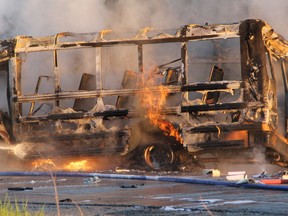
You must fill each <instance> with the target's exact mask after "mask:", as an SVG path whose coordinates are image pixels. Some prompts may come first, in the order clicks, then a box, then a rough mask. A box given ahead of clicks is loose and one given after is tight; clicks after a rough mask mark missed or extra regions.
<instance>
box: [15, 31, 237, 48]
mask: <svg viewBox="0 0 288 216" xmlns="http://www.w3.org/2000/svg"><path fill="white" fill-rule="evenodd" d="M223 37H226V36H225V35H224V34H213V35H201V36H189V37H172V38H170V37H168V38H154V39H153V38H151V39H126V40H125V39H124V40H114V41H113V40H111V41H89V42H83V41H79V42H66V43H58V44H57V45H55V46H54V45H47V46H40V45H37V44H36V45H34V46H29V45H28V47H18V48H17V47H16V48H15V52H16V53H22V52H39V51H53V50H55V49H56V50H63V49H65V50H67V49H83V48H93V47H109V46H116V45H145V44H157V43H177V42H180V43H182V42H188V41H193V40H194V41H196V40H210V39H220V38H223ZM236 37H239V35H238V33H234V34H230V35H227V38H236Z"/></svg>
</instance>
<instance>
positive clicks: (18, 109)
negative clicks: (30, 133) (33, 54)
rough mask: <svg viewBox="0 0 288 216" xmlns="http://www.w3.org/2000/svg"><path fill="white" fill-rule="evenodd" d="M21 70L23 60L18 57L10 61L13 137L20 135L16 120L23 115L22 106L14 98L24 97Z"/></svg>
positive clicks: (9, 97)
mask: <svg viewBox="0 0 288 216" xmlns="http://www.w3.org/2000/svg"><path fill="white" fill-rule="evenodd" d="M21 69H22V62H21V59H20V58H19V57H17V55H16V57H14V58H11V59H10V61H9V71H8V82H9V83H8V101H9V102H8V103H9V112H10V118H11V124H12V134H13V136H14V135H15V134H20V127H19V125H18V124H17V123H16V118H17V116H19V115H22V104H21V103H18V102H17V101H16V102H15V101H14V100H13V98H17V96H20V95H22V88H21Z"/></svg>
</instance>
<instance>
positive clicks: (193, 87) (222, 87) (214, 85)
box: [13, 81, 242, 103]
mask: <svg viewBox="0 0 288 216" xmlns="http://www.w3.org/2000/svg"><path fill="white" fill-rule="evenodd" d="M241 83H242V82H241V81H221V82H203V83H192V84H188V85H184V86H180V85H175V86H172V85H171V86H165V89H167V91H169V93H178V92H184V91H199V92H201V91H213V90H217V91H229V90H234V89H240V88H241ZM145 91H147V90H143V89H117V90H96V91H81V92H76V91H75V92H74V91H73V92H72V91H71V92H70V91H69V92H59V93H58V94H42V95H40V94H39V95H19V96H17V97H14V98H13V100H14V102H19V103H24V102H32V101H49V100H56V99H69V98H93V97H106V96H115V95H116V96H123V95H124V96H125V95H137V94H142V93H145ZM150 91H151V92H154V93H161V91H162V90H161V88H160V87H159V86H158V87H157V86H155V87H151V88H150Z"/></svg>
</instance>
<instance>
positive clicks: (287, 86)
mask: <svg viewBox="0 0 288 216" xmlns="http://www.w3.org/2000/svg"><path fill="white" fill-rule="evenodd" d="M281 69H282V76H283V82H284V90H285V98H284V100H285V101H284V106H285V125H284V127H285V128H284V129H285V137H286V138H288V128H287V127H288V80H287V69H286V64H285V61H284V60H283V61H282V64H281Z"/></svg>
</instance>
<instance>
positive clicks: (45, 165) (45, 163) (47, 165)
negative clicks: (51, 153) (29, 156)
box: [32, 159, 56, 170]
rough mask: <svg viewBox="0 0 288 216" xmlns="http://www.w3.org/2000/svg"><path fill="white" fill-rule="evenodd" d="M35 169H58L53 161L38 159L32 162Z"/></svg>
mask: <svg viewBox="0 0 288 216" xmlns="http://www.w3.org/2000/svg"><path fill="white" fill-rule="evenodd" d="M32 166H33V169H49V170H50V169H51V168H56V165H55V163H54V162H53V161H52V160H51V159H38V160H35V161H33V162H32Z"/></svg>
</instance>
